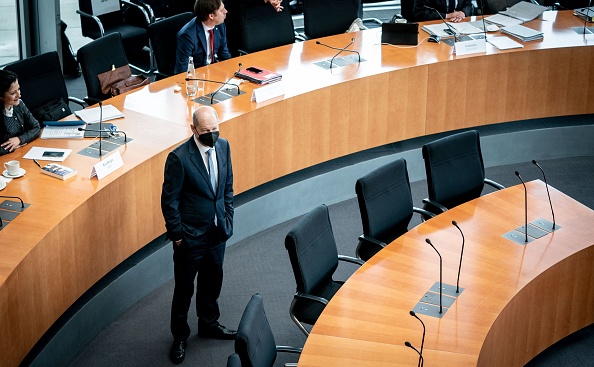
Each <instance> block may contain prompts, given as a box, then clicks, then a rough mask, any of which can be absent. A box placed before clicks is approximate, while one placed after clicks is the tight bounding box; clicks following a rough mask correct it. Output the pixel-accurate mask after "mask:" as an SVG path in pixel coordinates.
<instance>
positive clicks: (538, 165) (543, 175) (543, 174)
mask: <svg viewBox="0 0 594 367" xmlns="http://www.w3.org/2000/svg"><path fill="white" fill-rule="evenodd" d="M532 164H534V165H535V166H536V167H538V169H540V172H542V177H543V178H544V182H545V187H546V188H547V196H548V197H549V205H550V206H551V214H552V215H553V228H552V229H553V231H554V230H555V212H554V211H553V202H552V201H551V194H549V184H548V183H547V176H545V173H544V170H543V169H542V167H541V166H540V164H538V163H537V162H536V161H535V160H534V159H533V160H532Z"/></svg>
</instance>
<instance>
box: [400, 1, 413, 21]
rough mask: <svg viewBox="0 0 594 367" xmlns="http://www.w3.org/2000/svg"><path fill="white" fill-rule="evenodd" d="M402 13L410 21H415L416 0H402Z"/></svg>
mask: <svg viewBox="0 0 594 367" xmlns="http://www.w3.org/2000/svg"><path fill="white" fill-rule="evenodd" d="M400 15H402V17H403V18H404V19H406V20H407V22H409V23H413V22H414V21H415V0H400Z"/></svg>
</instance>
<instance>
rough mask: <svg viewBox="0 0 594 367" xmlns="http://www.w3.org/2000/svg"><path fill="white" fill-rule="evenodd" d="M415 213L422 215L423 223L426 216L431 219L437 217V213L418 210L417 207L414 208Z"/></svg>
mask: <svg viewBox="0 0 594 367" xmlns="http://www.w3.org/2000/svg"><path fill="white" fill-rule="evenodd" d="M427 200H429V199H427ZM413 212H415V213H418V214H421V216H422V218H423V222H424V221H425V217H424V216H428V217H429V218H433V217H435V213H431V212H430V211H428V210H425V209H421V208H417V207H415V206H413Z"/></svg>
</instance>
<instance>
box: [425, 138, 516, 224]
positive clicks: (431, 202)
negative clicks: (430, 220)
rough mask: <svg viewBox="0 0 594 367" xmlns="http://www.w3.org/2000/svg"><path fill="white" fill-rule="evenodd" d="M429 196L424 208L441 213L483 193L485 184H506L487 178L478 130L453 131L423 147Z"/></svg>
mask: <svg viewBox="0 0 594 367" xmlns="http://www.w3.org/2000/svg"><path fill="white" fill-rule="evenodd" d="M423 159H424V160H425V172H426V174H427V189H428V192H429V198H428V199H424V200H423V202H424V203H425V209H426V210H429V211H430V212H433V213H435V214H439V213H442V212H445V211H446V210H448V209H449V208H453V207H455V206H457V205H460V204H462V203H465V202H467V201H469V200H472V199H476V198H478V197H479V196H481V193H482V191H483V187H484V186H485V183H486V184H489V185H490V186H493V187H495V188H496V189H503V188H504V187H503V186H502V185H500V184H498V183H496V182H494V181H491V180H489V179H486V178H485V166H484V164H483V156H482V153H481V143H480V138H479V133H478V132H477V131H475V130H470V131H465V132H462V133H458V134H453V135H450V136H447V137H445V138H442V139H438V140H436V141H433V142H431V143H429V144H425V145H424V146H423Z"/></svg>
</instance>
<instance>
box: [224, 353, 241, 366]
mask: <svg viewBox="0 0 594 367" xmlns="http://www.w3.org/2000/svg"><path fill="white" fill-rule="evenodd" d="M227 367H241V359H239V355H238V354H237V353H233V354H231V355H230V356H229V358H227Z"/></svg>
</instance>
